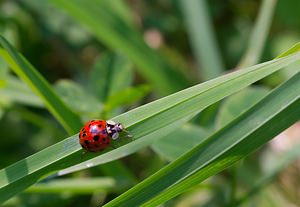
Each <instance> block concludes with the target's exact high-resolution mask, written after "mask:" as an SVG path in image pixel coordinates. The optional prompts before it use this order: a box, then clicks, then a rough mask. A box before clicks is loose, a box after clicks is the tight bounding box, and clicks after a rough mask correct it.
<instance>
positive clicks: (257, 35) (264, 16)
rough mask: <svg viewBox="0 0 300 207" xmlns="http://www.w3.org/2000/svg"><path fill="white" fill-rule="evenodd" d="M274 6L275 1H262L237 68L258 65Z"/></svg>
mask: <svg viewBox="0 0 300 207" xmlns="http://www.w3.org/2000/svg"><path fill="white" fill-rule="evenodd" d="M276 4H277V0H263V1H262V3H261V7H260V10H259V14H258V17H257V20H256V22H255V25H254V27H253V31H252V33H251V36H250V40H249V44H248V48H247V50H246V53H245V55H244V56H243V57H242V59H241V61H240V63H239V64H238V66H237V67H238V68H244V67H247V66H251V65H254V64H257V63H258V61H259V59H260V57H261V54H262V52H263V47H264V45H265V42H266V39H267V35H268V33H269V29H270V26H271V23H272V17H273V13H274V10H275V8H276Z"/></svg>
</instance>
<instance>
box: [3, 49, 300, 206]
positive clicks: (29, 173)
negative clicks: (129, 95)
mask: <svg viewBox="0 0 300 207" xmlns="http://www.w3.org/2000/svg"><path fill="white" fill-rule="evenodd" d="M299 59H300V54H298V53H297V54H292V55H290V56H287V57H285V58H281V59H277V60H273V61H269V62H266V63H264V64H260V65H256V66H253V67H250V68H248V69H244V70H239V71H236V72H234V73H231V74H227V75H225V76H222V77H219V78H216V79H213V80H211V81H208V82H205V83H203V84H199V85H196V86H193V87H191V88H188V89H185V90H183V91H180V92H177V93H174V94H172V95H170V96H167V97H165V98H162V99H159V100H157V101H155V102H153V103H149V104H146V105H144V106H141V107H139V108H136V109H134V110H132V111H129V112H126V113H124V114H122V115H120V116H117V117H115V118H113V120H116V121H120V122H121V123H123V124H124V126H126V127H127V128H128V130H129V131H130V132H131V133H132V134H133V135H134V141H133V142H130V143H129V144H126V145H124V146H121V147H119V148H117V149H114V150H111V151H108V152H105V153H104V154H102V155H100V156H98V157H96V158H94V159H97V162H94V160H92V161H91V162H90V163H82V164H84V166H81V169H84V168H88V167H91V166H92V165H95V164H99V163H105V162H109V161H112V160H115V159H118V158H120V157H124V156H126V155H128V154H131V153H133V152H135V151H137V150H138V149H140V148H141V147H144V146H146V145H148V144H149V143H151V142H153V139H157V138H159V137H162V136H165V135H166V134H167V133H168V132H171V131H173V130H174V129H176V127H179V126H180V125H182V123H183V122H186V121H187V120H189V119H190V118H191V117H193V116H194V115H195V114H197V113H199V111H201V110H203V109H204V108H206V107H207V106H208V105H210V104H212V103H215V102H216V101H219V100H220V99H222V98H224V97H226V96H228V95H231V94H233V93H235V92H236V91H238V90H240V89H242V88H244V87H246V86H248V85H249V84H251V83H254V82H256V81H258V80H259V79H261V78H263V77H265V76H267V75H269V74H271V73H273V72H275V71H278V70H279V69H281V68H283V67H284V66H287V65H289V64H291V63H293V62H295V61H297V60H299ZM122 140H123V141H124V142H127V140H126V139H125V138H124V139H120V141H118V142H120V143H121V144H122ZM81 152H82V151H81V147H80V145H79V143H78V134H76V135H74V136H71V137H69V138H67V139H65V140H63V141H61V142H59V143H57V144H54V145H52V146H50V147H48V148H46V149H44V150H42V151H40V152H37V153H36V154H33V155H31V156H29V157H27V158H25V159H23V160H20V161H18V162H17V163H14V164H12V165H10V166H8V167H6V168H4V169H2V170H0V202H3V201H5V200H7V199H8V198H10V197H12V196H13V195H15V194H17V193H19V192H21V191H22V190H24V189H26V188H27V187H29V186H30V185H32V184H34V183H35V182H36V181H38V180H40V179H42V178H43V177H45V176H47V175H49V174H53V173H55V172H57V171H59V170H61V169H64V168H67V167H70V166H73V165H75V164H78V163H81V162H84V161H86V160H88V159H91V158H93V157H95V156H97V155H99V154H94V153H88V154H86V155H85V156H83V157H81Z"/></svg>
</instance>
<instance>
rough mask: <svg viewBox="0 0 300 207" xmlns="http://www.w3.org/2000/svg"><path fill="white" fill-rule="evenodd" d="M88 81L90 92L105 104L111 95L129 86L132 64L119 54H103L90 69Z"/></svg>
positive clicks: (131, 76) (131, 77) (131, 78)
mask: <svg viewBox="0 0 300 207" xmlns="http://www.w3.org/2000/svg"><path fill="white" fill-rule="evenodd" d="M89 80H90V90H91V91H93V93H94V94H96V96H97V97H98V98H99V99H100V100H101V101H102V102H103V103H105V102H106V100H107V98H108V97H109V96H111V95H112V94H113V93H115V92H118V91H120V90H122V89H124V88H127V87H129V86H130V85H131V83H132V80H133V73H132V63H131V62H130V61H129V60H128V58H126V57H125V56H124V55H121V54H119V53H117V54H114V53H111V52H107V53H104V54H103V55H101V57H100V58H99V59H98V60H96V63H95V64H94V66H93V67H92V70H91V72H90V74H89ZM112 83H113V84H112Z"/></svg>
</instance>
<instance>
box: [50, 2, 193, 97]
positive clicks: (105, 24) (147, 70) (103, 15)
mask: <svg viewBox="0 0 300 207" xmlns="http://www.w3.org/2000/svg"><path fill="white" fill-rule="evenodd" d="M53 2H54V3H55V5H56V6H57V8H60V9H62V10H64V11H66V12H67V13H68V14H69V15H70V16H71V17H72V18H74V19H75V20H76V21H78V22H79V23H80V24H81V25H83V26H84V27H85V28H87V29H88V30H89V31H90V33H91V34H93V35H94V36H95V37H96V38H97V39H98V40H100V41H101V42H103V43H104V44H105V45H107V46H108V47H110V48H112V49H114V50H116V51H121V52H123V53H124V54H126V55H127V56H128V57H129V58H130V59H131V60H132V61H133V62H134V63H135V64H136V65H137V66H138V67H137V68H136V69H137V70H138V72H140V73H141V74H142V75H143V77H144V78H145V79H147V80H148V81H149V82H150V83H152V85H153V87H154V88H156V89H157V91H158V92H160V93H161V94H168V93H170V92H174V91H177V90H180V89H182V88H184V87H186V86H187V85H188V84H189V83H188V81H187V79H186V78H184V77H185V75H184V74H181V73H179V71H178V70H175V69H174V68H173V67H172V66H170V64H169V63H167V62H166V60H165V59H164V58H163V57H162V56H161V55H159V53H157V52H155V51H153V50H152V49H150V48H149V47H148V46H147V45H146V44H145V42H144V40H143V39H142V36H141V35H140V34H139V33H138V31H137V30H136V29H135V28H134V27H133V26H132V24H129V22H128V21H125V20H124V18H122V17H121V16H120V15H119V14H118V13H117V12H116V10H115V9H114V7H113V6H112V5H111V3H110V2H111V1H109V0H102V1H84V0H75V1H72V2H70V1H68V0H54V1H53Z"/></svg>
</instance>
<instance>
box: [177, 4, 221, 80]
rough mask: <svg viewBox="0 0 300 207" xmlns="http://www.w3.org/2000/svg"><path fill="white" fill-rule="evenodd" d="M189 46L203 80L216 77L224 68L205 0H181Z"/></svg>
mask: <svg viewBox="0 0 300 207" xmlns="http://www.w3.org/2000/svg"><path fill="white" fill-rule="evenodd" d="M180 3H181V6H182V7H181V8H182V12H183V14H184V15H183V16H184V18H185V22H186V26H187V31H188V34H189V37H190V42H191V47H192V49H193V53H194V55H195V57H196V60H197V65H198V66H197V69H198V73H199V76H200V77H201V78H202V79H203V80H209V79H212V78H215V77H217V76H218V75H220V74H221V73H222V71H223V70H224V66H223V62H222V59H221V55H220V53H219V50H218V48H217V41H216V37H215V33H214V30H213V26H212V22H211V21H210V20H211V18H210V17H209V14H208V12H207V11H208V9H207V5H206V0H202V1H198V0H189V1H186V0H181V1H180Z"/></svg>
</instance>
